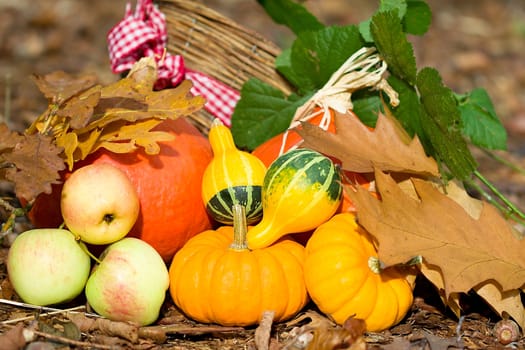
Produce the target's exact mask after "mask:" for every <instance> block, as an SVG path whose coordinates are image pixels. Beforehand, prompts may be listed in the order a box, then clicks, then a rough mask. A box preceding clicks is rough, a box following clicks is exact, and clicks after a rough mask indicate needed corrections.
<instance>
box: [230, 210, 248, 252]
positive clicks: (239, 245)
mask: <svg viewBox="0 0 525 350" xmlns="http://www.w3.org/2000/svg"><path fill="white" fill-rule="evenodd" d="M232 210H233V242H232V244H230V249H231V250H235V251H242V250H248V243H246V232H248V225H247V224H246V213H245V210H244V206H243V205H240V204H239V203H235V204H234V205H233V207H232Z"/></svg>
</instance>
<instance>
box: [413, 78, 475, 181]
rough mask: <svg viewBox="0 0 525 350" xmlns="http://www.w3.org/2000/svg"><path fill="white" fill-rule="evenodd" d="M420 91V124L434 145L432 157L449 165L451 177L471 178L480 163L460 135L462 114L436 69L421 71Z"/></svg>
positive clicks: (418, 81) (419, 79)
mask: <svg viewBox="0 0 525 350" xmlns="http://www.w3.org/2000/svg"><path fill="white" fill-rule="evenodd" d="M417 89H418V91H419V94H420V99H421V103H422V105H423V109H424V113H423V114H422V115H421V117H422V118H423V119H422V123H421V125H422V127H423V131H424V133H425V138H426V139H427V140H429V141H430V142H431V146H432V148H433V154H432V155H433V156H434V158H436V159H437V160H438V161H440V162H443V163H444V164H445V165H446V166H447V168H448V170H449V171H450V173H451V174H452V176H454V177H455V178H457V179H458V180H466V179H468V178H469V177H470V176H471V175H472V173H473V172H474V170H475V169H476V168H477V163H476V161H475V160H474V157H473V156H472V154H471V153H470V151H469V149H468V146H467V142H466V141H465V139H464V138H463V136H462V134H461V127H462V125H461V115H460V113H459V109H458V106H457V103H456V98H455V97H454V94H453V93H452V91H451V90H450V89H449V88H447V87H446V86H444V85H443V83H442V80H441V77H440V75H439V73H438V71H437V70H435V69H433V68H423V69H422V70H421V71H420V72H419V74H418V75H417Z"/></svg>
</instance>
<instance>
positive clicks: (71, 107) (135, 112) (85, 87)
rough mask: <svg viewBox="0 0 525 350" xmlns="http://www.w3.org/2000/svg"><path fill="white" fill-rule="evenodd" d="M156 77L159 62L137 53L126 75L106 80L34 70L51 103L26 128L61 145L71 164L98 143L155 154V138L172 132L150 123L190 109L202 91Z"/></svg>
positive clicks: (161, 138)
mask: <svg viewBox="0 0 525 350" xmlns="http://www.w3.org/2000/svg"><path fill="white" fill-rule="evenodd" d="M156 80H157V65H156V62H155V60H154V59H153V58H151V57H145V58H142V59H140V60H139V61H138V62H137V63H136V64H135V65H134V66H133V68H132V69H131V71H130V72H129V74H128V75H127V76H126V77H125V78H123V79H120V80H119V81H117V82H114V83H112V84H109V85H106V86H101V85H95V82H96V81H95V80H93V79H92V78H91V76H83V77H78V78H76V77H73V76H70V75H68V74H66V73H63V72H56V73H51V74H48V75H46V76H42V77H40V76H35V81H36V82H37V84H38V86H39V87H40V89H41V90H42V92H43V93H44V94H45V95H46V96H47V97H48V99H49V100H50V104H49V106H48V109H47V110H46V111H45V112H44V113H42V115H41V116H39V118H37V120H35V122H34V123H33V124H32V125H31V126H30V127H29V128H28V129H27V130H26V133H28V134H34V133H40V134H44V135H51V136H52V137H53V138H54V139H55V142H56V144H57V145H58V146H60V147H63V154H62V157H63V159H64V160H65V162H66V163H67V165H68V168H69V170H72V169H73V165H74V163H75V162H76V161H78V160H82V159H85V158H86V157H87V156H88V155H89V154H90V153H92V152H95V151H96V150H97V149H99V148H101V147H103V148H106V149H108V150H110V151H113V152H118V153H127V152H132V151H134V150H136V149H137V148H138V147H142V148H144V150H145V152H146V153H147V154H156V153H158V152H159V151H160V147H159V144H158V143H159V142H163V141H168V140H172V136H171V135H170V134H168V133H166V132H158V131H152V130H151V129H152V128H153V127H154V126H156V125H158V124H159V123H160V122H161V121H162V120H165V119H176V118H178V117H181V116H187V115H190V114H192V113H193V112H195V111H197V110H199V109H200V108H202V107H203V106H204V103H205V99H204V98H203V97H202V96H193V95H192V94H191V93H190V89H191V86H192V84H191V82H190V81H189V80H187V81H183V82H182V83H181V84H179V86H177V87H176V88H174V89H166V90H161V91H155V90H154V84H155V82H156ZM68 89H70V90H68Z"/></svg>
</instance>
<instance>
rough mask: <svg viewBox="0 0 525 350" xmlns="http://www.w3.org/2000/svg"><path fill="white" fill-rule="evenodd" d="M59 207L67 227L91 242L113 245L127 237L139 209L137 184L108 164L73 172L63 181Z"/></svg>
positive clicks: (90, 166) (89, 166)
mask: <svg viewBox="0 0 525 350" xmlns="http://www.w3.org/2000/svg"><path fill="white" fill-rule="evenodd" d="M60 207H61V211H62V217H63V219H64V222H65V224H66V226H67V228H68V229H69V230H70V231H71V232H73V233H74V234H75V235H76V236H78V237H79V238H80V239H81V240H82V241H84V242H86V243H90V244H110V243H113V242H116V241H118V240H119V239H121V238H122V237H124V236H126V235H127V234H128V232H129V231H130V230H131V228H132V227H133V225H134V224H135V221H136V220H137V218H138V215H139V211H140V204H139V198H138V194H137V191H136V189H135V187H134V185H133V184H132V183H131V181H130V179H129V178H128V176H127V175H126V173H124V172H123V171H122V170H120V169H119V168H117V167H115V166H113V165H111V164H108V163H97V164H91V165H87V166H85V167H82V168H79V169H78V170H76V171H75V172H73V174H71V176H70V177H69V178H68V179H67V180H66V181H65V183H64V187H63V189H62V195H61V201H60Z"/></svg>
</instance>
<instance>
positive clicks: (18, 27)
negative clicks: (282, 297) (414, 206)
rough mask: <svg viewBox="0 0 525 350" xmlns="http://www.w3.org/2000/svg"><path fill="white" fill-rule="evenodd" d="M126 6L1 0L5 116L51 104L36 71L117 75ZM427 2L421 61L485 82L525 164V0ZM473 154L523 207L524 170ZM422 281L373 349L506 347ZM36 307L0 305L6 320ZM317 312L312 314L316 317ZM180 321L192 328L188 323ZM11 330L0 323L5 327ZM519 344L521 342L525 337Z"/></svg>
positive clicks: (335, 5)
mask: <svg viewBox="0 0 525 350" xmlns="http://www.w3.org/2000/svg"><path fill="white" fill-rule="evenodd" d="M126 3H127V0H112V1H105V0H91V1H71V0H56V1H52V2H51V1H38V2H35V1H31V0H0V121H5V122H6V123H7V124H8V125H9V126H10V128H12V129H13V130H18V131H22V130H23V129H24V128H25V127H26V126H27V125H28V124H30V123H31V122H32V121H33V120H34V119H35V118H36V117H37V116H38V115H39V114H40V113H42V112H43V111H44V110H45V109H46V107H47V101H46V100H45V98H44V97H43V96H42V95H41V93H40V92H39V90H38V89H37V87H36V85H35V84H34V82H33V80H32V79H31V78H30V76H31V74H34V73H36V74H46V73H49V72H52V71H55V70H63V71H66V72H69V73H74V74H80V73H87V72H89V73H95V74H97V75H98V77H99V79H100V81H101V82H103V83H104V82H106V83H109V82H111V81H115V80H116V79H118V77H117V76H116V75H114V74H112V73H111V70H110V66H109V58H108V54H107V44H106V34H107V32H108V30H109V29H110V28H111V27H112V26H114V25H115V24H116V23H117V22H118V21H120V20H121V19H122V17H123V15H124V10H125V5H126ZM204 3H205V4H206V5H208V6H210V7H212V8H214V9H216V10H218V11H219V12H221V13H223V14H224V15H226V16H227V17H230V18H232V19H234V20H235V21H237V22H239V23H240V24H242V25H244V26H246V27H248V28H250V29H253V30H255V31H257V32H259V33H261V34H263V35H264V36H265V37H267V38H268V39H270V40H271V41H273V42H275V43H277V44H278V45H279V46H281V47H287V45H289V44H290V42H291V40H292V39H293V36H292V34H291V33H290V32H289V31H288V30H286V29H284V28H281V27H279V26H277V25H275V24H273V22H272V21H271V20H270V19H269V18H268V17H267V16H266V15H265V14H264V12H263V11H262V9H261V8H260V7H259V5H258V4H257V3H256V1H247V0H207V1H204ZM428 3H429V4H430V7H431V9H432V12H433V23H432V26H431V28H430V30H429V32H428V33H427V34H426V35H424V36H423V37H411V38H410V40H411V41H412V43H413V44H414V48H415V54H416V58H417V62H418V66H419V67H423V66H432V67H435V68H437V69H438V70H439V72H440V73H441V75H442V77H443V80H444V83H445V84H446V85H448V86H449V87H450V88H452V89H453V90H454V91H456V92H458V93H464V92H467V91H470V90H472V89H473V88H476V87H482V88H485V89H486V90H487V91H488V93H489V95H490V96H491V98H492V101H493V103H494V106H495V110H496V112H497V114H498V115H499V117H500V119H501V120H502V122H503V123H504V125H505V127H506V128H507V131H508V135H509V143H508V144H509V149H508V151H506V152H499V153H498V155H500V156H501V157H502V158H504V159H506V160H508V161H511V162H513V163H514V164H516V165H518V166H521V167H524V168H525V139H524V137H525V2H524V1H523V0H500V1H493V0H461V1H457V0H428ZM132 4H133V5H134V3H133V2H132ZM305 4H306V5H307V6H308V7H309V8H310V9H311V10H312V12H314V13H315V14H316V15H317V16H318V17H319V18H320V19H321V20H322V21H323V22H325V23H327V24H349V23H357V22H359V21H360V20H362V19H364V18H366V17H368V16H369V15H370V14H371V13H372V12H373V11H374V9H375V2H372V1H368V0H309V1H306V2H305ZM475 154H476V157H477V160H478V162H479V163H480V170H481V171H482V172H483V173H484V174H485V175H486V176H487V178H488V179H489V180H491V181H492V182H493V183H494V184H495V185H496V186H497V187H498V188H499V189H500V190H501V191H502V193H503V194H504V195H506V196H507V197H508V198H509V199H511V200H512V201H514V202H515V203H517V205H518V206H519V207H521V208H523V209H525V176H524V175H523V174H520V173H519V172H517V171H514V170H512V169H509V168H508V167H505V166H502V165H501V164H500V163H498V162H496V161H494V159H492V158H490V157H487V156H486V155H485V154H483V153H480V152H476V153H475ZM10 190H11V188H10V187H9V184H6V183H0V195H2V196H9V195H10ZM0 252H1V254H0V283H1V284H0V297H2V298H7V297H8V296H9V292H8V291H6V290H5V289H4V290H2V287H6V285H7V284H6V283H7V282H6V275H5V265H4V264H3V261H4V260H5V256H6V252H7V247H4V248H3V249H2V250H0ZM421 285H422V287H420V288H419V289H418V290H417V292H418V293H419V295H420V297H418V298H417V299H416V301H417V302H416V303H415V304H414V307H413V310H412V311H411V313H410V314H409V316H408V317H407V319H406V320H405V321H404V322H403V323H402V324H400V325H398V326H397V327H394V328H393V329H391V330H390V331H388V332H383V333H380V334H372V335H370V336H368V338H366V340H367V342H368V343H369V344H370V347H374V346H377V347H378V348H385V349H403V348H406V346H410V347H409V348H411V349H446V348H462V347H464V348H469V349H482V348H491V347H492V348H500V347H501V348H502V346H501V345H500V344H498V343H497V342H496V340H495V337H494V336H493V335H492V333H491V331H492V327H493V326H494V322H495V321H496V319H495V318H494V315H493V314H491V312H490V310H487V309H486V307H484V306H483V303H482V302H481V301H480V300H477V299H476V298H475V297H472V296H470V297H468V298H467V303H466V310H465V318H464V319H461V320H458V319H457V318H455V316H453V315H451V314H450V313H449V312H447V311H446V310H442V309H441V307H440V303H439V300H436V299H437V298H436V296H435V295H433V294H432V291H430V292H429V288H428V285H426V284H425V283H424V281H423V282H421ZM429 294H430V296H429ZM31 312H32V311H31V310H25V309H20V308H19V307H15V306H7V305H0V321H5V320H7V319H12V318H14V317H21V315H26V316H27V315H30V314H31ZM311 312H312V313H310V314H308V316H309V317H313V318H316V316H312V315H315V313H314V311H313V310H311ZM164 318H165V319H168V318H169V319H170V320H173V319H174V318H182V316H181V315H180V314H177V312H176V311H175V310H174V308H173V306H172V305H166V308H165V313H164ZM183 322H186V324H191V322H189V321H188V320H184V321H183ZM292 326H293V324H292V323H288V324H284V325H279V326H277V327H276V331H277V332H278V334H279V335H280V336H281V337H282V338H281V342H282V343H283V342H284V340H285V339H286V337H291V335H290V334H289V330H290V329H291V328H292ZM6 329H7V328H5V327H3V328H2V327H0V333H3V332H4V331H5V330H6ZM253 335H254V330H253V329H247V330H242V331H235V332H233V333H228V332H222V331H220V330H217V329H216V330H215V331H214V332H212V333H203V334H199V335H192V334H183V335H181V336H178V335H170V337H169V339H168V342H167V343H166V345H165V346H166V347H171V348H174V349H184V348H195V349H216V348H221V349H246V348H251V347H253ZM88 339H93V338H90V337H88ZM400 339H404V340H403V342H401V341H400ZM406 339H409V343H406ZM458 339H460V341H459V342H458ZM93 344H95V343H93ZM124 344H126V343H124ZM148 344H151V343H148V342H146V343H144V344H143V346H142V347H139V346H136V348H148ZM407 344H408V345H407ZM81 345H82V344H80V345H79V346H78V347H82V346H81ZM514 346H515V347H518V348H525V341H523V340H521V341H520V342H518V343H515V344H514ZM74 347H75V346H74V345H70V348H74ZM94 347H95V348H96V346H94ZM41 348H42V349H44V348H45V347H41ZM101 348H103V347H101ZM332 348H335V347H334V346H332V347H330V346H329V345H327V346H326V347H324V348H323V349H332ZM343 348H344V347H343ZM0 349H2V345H0Z"/></svg>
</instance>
